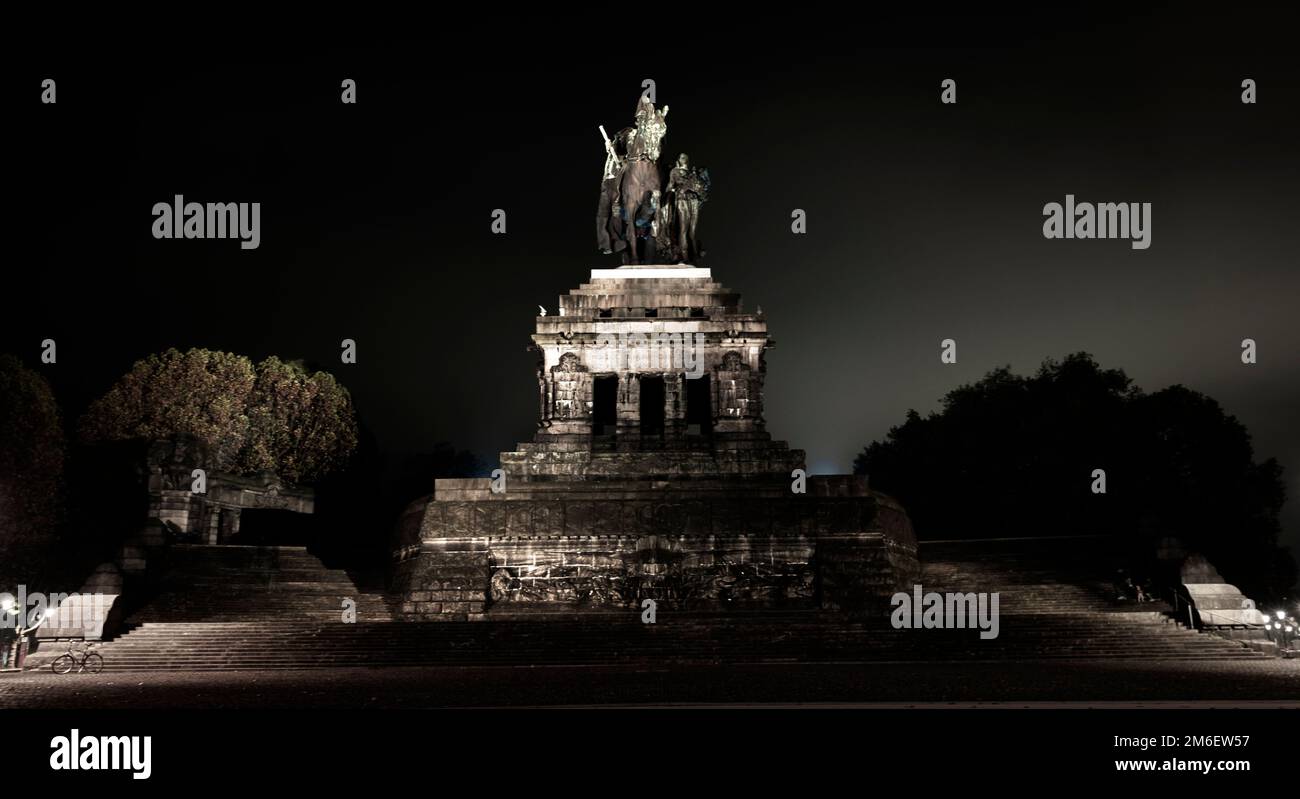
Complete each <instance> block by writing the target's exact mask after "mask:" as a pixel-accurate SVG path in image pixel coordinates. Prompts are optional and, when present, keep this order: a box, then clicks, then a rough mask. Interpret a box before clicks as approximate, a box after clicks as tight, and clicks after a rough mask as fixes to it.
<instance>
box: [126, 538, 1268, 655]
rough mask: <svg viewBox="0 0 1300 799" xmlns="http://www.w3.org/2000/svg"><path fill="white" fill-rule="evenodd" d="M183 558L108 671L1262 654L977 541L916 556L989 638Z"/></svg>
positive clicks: (277, 563) (233, 558) (303, 557)
mask: <svg viewBox="0 0 1300 799" xmlns="http://www.w3.org/2000/svg"><path fill="white" fill-rule="evenodd" d="M192 549H193V551H190V552H187V551H185V550H184V549H183V548H178V552H177V553H176V555H177V558H178V559H177V561H176V565H177V566H179V567H180V568H178V569H177V570H175V571H174V575H175V576H176V578H178V579H179V580H180V582H179V583H173V584H171V585H170V586H169V587H168V590H166V591H164V592H163V593H161V594H159V596H158V597H157V598H156V599H155V600H154V602H152V603H151V604H150V605H149V606H148V607H146V608H144V609H143V610H141V611H140V612H139V613H137V614H136V615H135V616H133V617H132V618H131V620H130V622H131V625H132V626H131V629H130V631H129V632H128V633H127V634H125V635H123V636H121V637H119V638H118V639H117V640H115V641H112V642H110V643H108V644H106V645H104V646H103V647H102V648H101V650H100V651H101V653H102V654H103V656H104V659H105V662H106V670H109V671H127V670H137V671H138V670H150V669H161V670H171V669H175V670H196V671H201V670H228V669H294V668H325V667H345V666H373V667H385V666H421V665H427V666H440V667H458V666H460V667H473V666H488V665H506V666H543V665H616V664H624V665H634V666H641V667H656V666H663V665H670V664H689V663H701V664H713V663H782V662H804V663H806V662H863V663H866V662H909V661H911V662H914V661H958V660H960V661H971V660H986V661H1003V660H1041V661H1047V662H1050V661H1053V660H1062V659H1126V660H1135V659H1136V660H1161V661H1167V660H1207V659H1224V658H1233V659H1260V658H1266V657H1267V656H1266V655H1263V654H1260V653H1259V652H1255V651H1253V650H1250V649H1248V648H1246V647H1244V646H1241V645H1240V644H1238V643H1236V642H1232V641H1227V640H1224V639H1222V638H1219V637H1216V636H1212V635H1202V634H1199V633H1197V632H1195V631H1192V630H1188V629H1185V628H1183V627H1181V626H1179V625H1178V624H1177V623H1176V622H1175V621H1174V620H1173V619H1172V618H1170V616H1169V614H1168V613H1167V612H1165V611H1166V610H1167V609H1166V608H1164V607H1163V606H1162V605H1160V604H1158V603H1150V604H1146V605H1142V606H1137V607H1135V606H1131V605H1129V606H1124V605H1117V604H1115V603H1114V602H1112V600H1111V597H1110V596H1109V588H1108V585H1107V581H1106V579H1105V578H1104V576H1102V575H1104V571H1102V572H1100V573H1099V572H1098V567H1095V566H1088V565H1086V563H1085V562H1084V561H1082V560H1078V561H1076V562H1075V563H1072V564H1071V563H1067V564H1060V563H1059V562H1054V561H1055V559H1054V558H1049V559H1048V560H1047V561H1044V560H1042V559H1039V558H1037V557H1036V556H1035V555H1034V554H1033V553H1032V552H1028V553H1027V552H1023V551H1021V552H1016V551H1007V552H999V551H994V552H988V551H986V550H984V549H981V548H980V547H979V546H974V545H971V544H963V545H961V546H957V547H947V548H945V547H944V546H934V547H929V546H923V548H922V557H923V560H925V566H924V569H923V572H922V576H921V584H922V586H923V588H924V590H925V591H927V592H928V591H937V592H940V593H944V592H948V591H961V592H966V591H975V592H992V591H997V592H998V593H999V595H1000V607H999V611H1000V613H999V618H1000V625H999V627H1000V629H999V636H998V637H997V638H996V639H992V640H982V639H980V638H979V631H978V630H974V629H952V630H949V629H944V630H906V629H904V630H896V629H893V627H892V626H891V625H890V624H889V620H888V618H887V617H885V616H883V615H882V616H878V617H875V618H872V619H868V620H861V619H856V620H854V619H848V618H846V617H844V616H841V615H838V614H833V613H826V612H822V611H817V610H786V611H775V610H773V611H759V612H745V613H733V614H728V613H725V612H719V611H716V610H715V611H708V612H664V611H661V612H660V613H659V614H658V620H657V623H656V624H654V625H647V624H642V623H641V621H640V611H639V610H626V611H610V612H606V611H600V612H596V611H589V612H583V613H573V612H545V611H542V612H538V611H532V612H529V613H511V614H506V613H502V612H500V611H497V612H493V611H492V610H491V609H489V611H488V613H487V615H486V620H485V621H478V622H402V621H396V620H392V619H393V618H394V617H393V616H391V615H390V614H389V611H388V608H387V606H386V605H385V603H384V601H383V600H382V599H381V598H380V597H379V596H377V595H370V594H365V593H362V592H360V591H358V590H357V589H356V588H355V586H354V585H353V583H352V582H351V581H350V580H348V579H347V577H346V575H345V574H342V573H341V572H332V571H330V570H328V569H325V568H324V567H323V566H321V565H320V563H319V561H316V560H315V559H314V558H312V557H311V556H310V555H309V554H307V553H306V552H305V551H303V550H297V549H293V548H285V547H279V548H233V547H194V548H192ZM202 549H207V550H213V549H218V550H228V551H222V552H215V553H214V552H211V551H208V552H200V551H199V550H202ZM236 549H256V550H258V551H257V552H243V553H240V552H236V551H234V550H236ZM268 549H271V550H274V551H272V552H267V551H266V550H268ZM186 564H188V565H186ZM342 596H353V597H355V598H356V599H357V601H358V620H357V623H355V624H345V623H343V622H342V620H341V615H340V606H339V602H340V599H341V597H342ZM259 601H260V603H259Z"/></svg>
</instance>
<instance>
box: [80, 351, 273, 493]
mask: <svg viewBox="0 0 1300 799" xmlns="http://www.w3.org/2000/svg"><path fill="white" fill-rule="evenodd" d="M255 381H256V374H255V372H254V370H253V364H252V362H251V361H249V360H248V359H247V358H245V357H244V356H242V355H234V354H231V353H228V352H216V351H213V350H204V349H192V350H188V351H186V352H183V353H182V352H180V351H179V350H177V349H175V348H173V349H169V350H167V351H166V352H164V353H162V354H161V355H157V354H155V355H150V356H149V357H147V358H145V359H143V360H140V361H136V363H135V365H134V366H132V367H131V371H130V372H127V373H126V374H125V375H123V376H122V378H121V379H120V380H118V381H117V383H116V384H115V385H114V386H113V387H112V388H111V389H109V391H108V393H107V394H105V395H104V396H103V397H101V398H99V399H98V400H96V401H95V402H94V403H92V404H91V406H90V408H89V410H87V411H86V414H85V416H83V417H82V419H81V437H82V440H83V441H85V442H86V443H90V444H94V443H100V442H107V441H125V440H133V439H138V440H143V441H152V440H154V439H159V438H169V437H171V436H174V435H177V434H179V433H188V434H190V435H193V436H194V437H195V438H197V439H198V440H199V441H201V442H203V444H204V445H206V447H207V450H208V453H209V456H210V458H211V461H210V468H213V469H223V470H225V469H232V468H235V466H236V463H237V459H238V457H239V455H240V451H241V450H242V449H243V448H244V445H245V442H246V440H247V437H248V415H247V411H248V400H249V396H250V394H251V393H252V391H253V385H254V383H255Z"/></svg>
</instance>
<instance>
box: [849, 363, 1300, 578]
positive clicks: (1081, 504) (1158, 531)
mask: <svg viewBox="0 0 1300 799" xmlns="http://www.w3.org/2000/svg"><path fill="white" fill-rule="evenodd" d="M1094 469H1104V470H1105V473H1106V493H1105V494H1094V493H1093V492H1092V485H1093V478H1092V473H1093V470H1094ZM854 470H855V471H856V472H857V473H859V474H867V475H869V477H870V480H871V483H872V486H873V487H874V488H877V489H879V490H881V491H884V492H886V493H889V494H893V495H895V496H896V497H898V499H900V500H901V501H902V502H903V504H904V505H905V506H906V507H907V509H908V511H909V513H910V514H911V516H912V521H913V524H914V526H915V528H916V530H917V534H918V535H919V536H921V537H923V538H930V539H942V538H981V537H1018V536H1049V535H1067V534H1098V533H1119V534H1124V535H1129V536H1141V537H1143V538H1144V539H1145V540H1148V541H1152V540H1155V539H1158V538H1160V537H1163V536H1176V537H1178V538H1180V539H1182V540H1183V542H1184V543H1185V544H1187V545H1188V546H1190V547H1192V548H1194V549H1197V550H1199V551H1201V552H1203V553H1204V554H1205V555H1206V557H1208V558H1209V559H1210V561H1211V562H1212V563H1214V564H1215V565H1216V566H1217V567H1218V568H1219V570H1220V572H1221V573H1223V574H1224V575H1225V576H1229V577H1230V576H1233V575H1235V577H1236V580H1238V581H1240V582H1239V584H1240V585H1241V586H1242V587H1243V588H1246V589H1248V590H1247V593H1250V590H1254V591H1256V592H1258V593H1260V594H1262V595H1280V594H1283V593H1286V591H1287V589H1288V588H1289V587H1290V585H1291V584H1292V582H1293V581H1294V579H1295V566H1294V561H1293V560H1292V559H1291V557H1290V555H1289V554H1288V553H1287V552H1286V551H1285V550H1282V549H1279V548H1278V546H1277V538H1278V533H1279V531H1280V525H1279V522H1278V514H1279V511H1280V509H1281V506H1282V502H1283V500H1284V498H1285V493H1284V487H1283V483H1282V479H1281V472H1282V469H1281V467H1280V466H1279V465H1278V463H1277V462H1276V461H1275V460H1272V459H1270V460H1267V461H1264V462H1262V463H1256V462H1255V460H1254V453H1253V449H1252V447H1251V441H1250V435H1249V433H1248V432H1247V431H1246V429H1245V427H1244V426H1243V425H1242V424H1241V423H1240V422H1238V421H1237V420H1236V419H1235V418H1234V417H1232V416H1229V415H1228V414H1226V413H1225V412H1224V411H1223V409H1222V408H1221V407H1220V406H1219V404H1218V403H1217V402H1215V401H1214V400H1213V399H1211V398H1210V397H1207V396H1205V395H1203V394H1200V393H1197V392H1195V391H1192V390H1190V389H1188V388H1185V387H1183V386H1171V387H1169V388H1166V389H1164V390H1162V391H1158V392H1156V393H1153V394H1146V393H1144V392H1142V391H1141V390H1140V389H1138V388H1136V387H1135V386H1133V385H1132V381H1131V380H1129V378H1128V377H1127V376H1126V375H1125V374H1124V372H1123V371H1121V370H1117V369H1102V368H1101V367H1100V366H1099V365H1098V364H1097V363H1096V361H1094V360H1093V359H1092V357H1091V356H1089V355H1088V354H1087V353H1076V354H1073V355H1070V356H1069V357H1067V358H1065V359H1064V360H1063V361H1059V362H1058V361H1054V360H1048V361H1045V362H1044V363H1043V364H1042V366H1041V368H1040V369H1039V370H1038V372H1037V373H1036V374H1035V375H1033V376H1032V377H1025V376H1020V375H1015V374H1012V373H1011V371H1010V369H1008V368H1000V369H995V370H993V371H991V372H989V373H988V374H987V375H985V376H984V377H983V378H982V379H980V380H979V381H977V382H975V383H973V384H970V385H963V386H960V387H958V388H956V389H955V390H953V391H951V392H949V393H948V394H947V395H946V396H945V397H944V398H943V401H942V409H941V410H940V411H939V412H938V413H931V414H930V415H929V416H925V417H922V416H921V415H920V414H918V413H917V412H916V411H914V410H913V411H909V412H908V414H907V418H906V421H905V422H904V423H903V424H902V425H899V426H897V427H894V428H892V429H891V430H890V431H889V434H888V436H887V437H886V439H885V440H884V441H876V442H873V443H872V444H870V445H869V446H868V447H867V448H866V449H865V450H864V451H863V452H862V454H860V455H859V456H858V458H857V460H856V461H855V463H854Z"/></svg>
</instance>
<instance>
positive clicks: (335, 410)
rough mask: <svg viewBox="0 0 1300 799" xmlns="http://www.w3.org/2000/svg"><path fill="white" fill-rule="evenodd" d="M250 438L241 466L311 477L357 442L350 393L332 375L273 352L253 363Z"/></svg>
mask: <svg viewBox="0 0 1300 799" xmlns="http://www.w3.org/2000/svg"><path fill="white" fill-rule="evenodd" d="M248 418H249V429H248V439H247V441H246V442H245V445H244V449H243V451H242V452H241V453H240V459H239V467H240V469H241V470H242V471H245V472H253V471H259V470H262V469H271V470H274V471H275V472H276V473H277V474H279V475H280V477H282V478H284V479H285V480H288V481H291V482H300V481H311V480H314V479H316V478H317V477H320V476H321V475H323V474H326V473H328V472H330V471H332V470H334V469H335V468H337V467H339V466H341V465H342V464H343V463H344V462H345V461H346V460H347V458H348V456H349V455H351V453H352V452H353V451H354V450H355V449H356V447H357V423H356V414H355V412H354V411H353V408H352V397H351V396H350V395H349V394H348V391H347V389H345V388H343V386H341V385H339V383H338V381H337V380H335V379H334V377H333V376H332V375H329V374H326V373H325V372H315V373H313V374H310V375H309V374H307V370H306V369H305V368H304V366H303V365H302V363H301V362H292V363H286V362H284V361H281V360H280V359H279V358H276V357H274V356H272V357H270V358H267V359H266V360H264V361H262V362H261V363H260V364H258V366H257V382H256V383H255V384H254V386H253V392H252V397H251V398H250V401H249V411H248Z"/></svg>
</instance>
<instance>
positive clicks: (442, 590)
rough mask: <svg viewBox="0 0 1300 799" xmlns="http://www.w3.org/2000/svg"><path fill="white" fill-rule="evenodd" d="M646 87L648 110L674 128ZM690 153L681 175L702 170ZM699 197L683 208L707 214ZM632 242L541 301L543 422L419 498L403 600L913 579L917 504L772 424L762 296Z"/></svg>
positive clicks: (586, 597)
mask: <svg viewBox="0 0 1300 799" xmlns="http://www.w3.org/2000/svg"><path fill="white" fill-rule="evenodd" d="M646 105H647V103H645V102H643V103H642V108H641V109H640V110H639V112H638V124H639V125H643V124H644V125H645V126H649V128H650V130H651V132H652V133H654V132H655V131H658V132H659V135H660V137H661V135H662V130H661V129H660V128H656V127H654V126H655V125H656V124H660V123H662V117H657V116H656V113H657V112H654V111H653V109H652V108H646V107H645V106H646ZM665 111H666V108H665ZM619 138H620V139H623V140H626V139H628V138H629V135H628V134H627V133H626V132H625V133H622V134H619ZM631 138H632V139H633V141H635V140H636V137H635V136H632V137H631ZM648 144H649V143H646V142H643V145H645V146H646V149H644V150H637V148H635V147H634V148H633V151H634V152H638V151H640V152H650V151H651V150H650V149H649V148H648ZM653 145H654V148H653V150H654V151H655V152H656V154H657V148H658V138H655V139H654V141H653ZM611 152H612V148H611ZM616 155H617V154H614V155H611V161H610V162H607V164H606V167H607V168H606V175H607V178H606V183H605V188H606V189H607V190H608V189H609V187H610V186H611V185H612V182H613V181H614V180H615V178H616V177H617V171H618V165H617V164H616V163H614V160H615V159H616ZM641 163H645V159H642V161H641ZM651 163H652V162H651ZM688 164H689V162H688V160H687V159H685V158H682V159H681V160H680V161H679V167H680V169H681V170H682V173H681V174H680V175H678V176H677V177H676V178H675V180H674V188H675V189H677V188H678V187H682V188H681V189H680V190H682V191H686V190H688V189H690V187H691V186H694V187H695V188H701V187H700V186H699V184H698V182H696V183H692V181H698V177H697V176H692V175H690V174H688V173H687V170H688V169H689V166H688ZM648 174H649V173H648V172H647V173H646V175H642V176H641V177H640V178H638V180H640V181H642V182H643V183H644V182H645V181H648V180H649V178H648V177H647V175H648ZM634 182H636V181H634ZM623 185H624V186H627V185H628V180H627V179H626V175H625V176H624V180H623ZM638 185H641V184H638ZM653 193H654V195H655V199H656V201H657V184H656V189H655V190H654V192H653ZM648 194H649V192H647V195H648ZM622 196H623V200H622V202H624V203H626V202H627V200H626V195H625V194H624V195H622ZM608 199H609V198H608V196H606V197H605V200H608ZM698 199H699V198H698V197H697V198H694V199H693V200H690V199H688V198H683V199H682V200H681V201H679V202H678V203H677V208H678V209H679V210H680V211H687V212H688V214H689V215H690V216H691V217H693V216H694V215H695V214H696V213H698ZM692 202H694V203H695V204H694V206H692V205H691V203H692ZM604 207H606V202H605V201H604V200H603V201H602V208H604ZM632 218H633V219H635V217H632ZM597 221H598V228H599V230H603V231H605V232H607V233H608V232H610V230H611V228H610V227H605V226H601V222H602V220H601V219H599V218H598V220H597ZM608 221H609V220H605V222H608ZM689 222H690V224H691V229H690V230H689V231H682V232H681V235H680V236H678V241H679V242H685V244H684V245H683V246H685V247H687V248H689V247H691V246H694V245H693V241H694V219H693V218H692V219H690V220H689ZM613 227H617V225H614V226H613ZM611 235H612V234H611ZM615 238H616V237H615ZM603 241H608V239H605V240H602V242H603ZM625 245H626V246H627V247H630V248H633V249H634V248H635V245H634V244H633V243H632V242H625ZM651 251H652V250H651ZM631 260H633V263H630V264H627V265H625V266H622V267H619V268H612V269H592V270H591V277H590V280H589V281H588V282H586V283H583V284H582V285H580V286H579V287H577V288H575V289H573V290H571V291H569V293H568V294H566V295H564V296H562V297H560V300H559V311H558V313H556V314H553V315H546V316H539V317H537V318H536V321H535V324H536V328H535V332H534V333H533V335H532V346H531V347H530V349H531V350H532V351H533V352H535V353H536V354H537V415H538V419H537V423H538V429H537V433H536V435H535V436H534V437H533V439H532V440H531V441H528V442H524V443H521V444H519V445H518V447H517V448H516V449H515V450H514V451H511V452H503V453H501V457H500V468H499V469H498V470H496V471H494V473H493V477H491V478H484V479H469V480H463V479H457V480H436V481H435V485H434V492H433V494H432V495H430V496H427V497H423V498H421V499H419V500H417V501H415V502H413V503H411V504H410V505H409V506H408V507H407V509H406V511H405V513H404V515H403V517H402V519H401V521H400V522H399V526H398V546H397V549H396V552H395V554H394V561H395V563H394V572H393V588H394V590H395V592H396V593H397V594H398V595H399V596H400V597H401V599H402V603H403V604H402V614H403V616H404V617H406V618H408V619H424V620H435V619H436V620H452V619H467V618H474V617H479V616H481V615H487V616H488V617H491V616H492V615H493V614H509V613H514V612H522V611H525V610H533V609H550V610H562V611H569V612H573V611H579V610H583V609H592V610H611V609H618V608H627V609H633V608H639V607H641V605H642V603H643V602H644V600H646V599H653V600H655V601H656V602H657V603H659V604H658V607H659V609H660V610H662V609H664V608H680V609H718V608H727V609H731V610H736V611H743V610H745V609H760V608H776V607H783V608H788V607H799V608H824V609H850V610H858V609H865V608H867V607H869V606H877V605H878V606H884V605H885V604H886V603H887V601H888V598H889V597H890V596H891V595H892V594H893V593H894V592H896V591H899V590H910V588H911V586H912V584H913V582H914V580H915V578H916V576H917V573H918V565H917V548H916V539H915V537H914V535H913V533H912V529H911V524H910V522H909V520H908V518H907V515H906V513H905V512H904V510H903V508H902V507H901V506H899V504H898V503H897V502H895V501H893V500H892V499H890V498H889V497H886V496H884V495H882V494H879V493H876V492H873V491H871V490H870V489H869V488H868V487H867V484H866V480H865V479H864V478H861V477H856V476H851V475H842V476H826V475H806V474H805V471H804V470H805V466H804V454H803V452H802V451H801V450H797V449H791V448H790V447H789V446H788V445H787V444H786V443H785V442H783V441H777V440H774V439H773V438H772V436H771V435H770V434H769V433H768V432H767V429H766V428H767V424H766V419H765V416H764V407H763V389H764V384H765V382H766V380H767V363H766V359H765V355H766V353H767V351H768V350H769V349H770V348H771V347H772V346H773V341H772V340H771V338H770V337H769V335H768V329H767V321H766V319H765V317H764V316H763V314H762V313H761V312H758V313H753V312H746V311H745V310H744V308H743V306H742V303H741V299H740V295H739V294H738V293H736V292H734V291H732V290H731V289H729V288H727V287H725V286H723V285H722V284H721V283H719V282H717V281H716V280H714V278H713V275H712V272H711V270H710V269H707V268H700V267H697V266H690V265H685V264H674V265H654V264H646V265H640V264H636V263H635V260H636V258H635V255H634V256H633V258H632V259H631Z"/></svg>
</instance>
